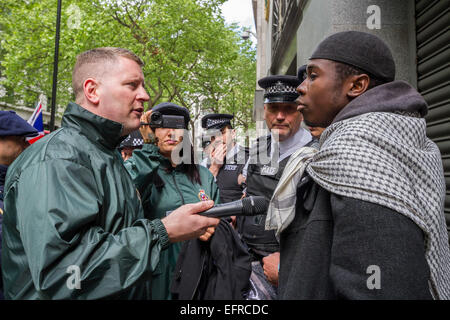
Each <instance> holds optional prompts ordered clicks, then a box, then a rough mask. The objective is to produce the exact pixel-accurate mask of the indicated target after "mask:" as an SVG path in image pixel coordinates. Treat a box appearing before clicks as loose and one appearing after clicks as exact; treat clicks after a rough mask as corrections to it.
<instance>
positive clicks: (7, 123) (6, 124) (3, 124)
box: [0, 111, 39, 300]
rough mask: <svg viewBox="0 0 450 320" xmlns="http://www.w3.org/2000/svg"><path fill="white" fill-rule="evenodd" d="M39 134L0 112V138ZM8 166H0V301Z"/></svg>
mask: <svg viewBox="0 0 450 320" xmlns="http://www.w3.org/2000/svg"><path fill="white" fill-rule="evenodd" d="M38 135H39V132H38V131H37V130H36V129H35V128H33V127H32V126H31V125H29V124H28V122H26V121H25V120H23V119H22V118H21V117H19V116H18V115H17V114H16V113H15V112H14V111H0V136H1V137H4V136H18V137H36V136H38ZM7 170H8V166H6V165H3V164H0V300H2V299H3V284H2V277H1V248H2V222H3V197H4V196H3V192H4V186H5V180H6V171H7Z"/></svg>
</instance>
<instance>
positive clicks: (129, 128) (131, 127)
mask: <svg viewBox="0 0 450 320" xmlns="http://www.w3.org/2000/svg"><path fill="white" fill-rule="evenodd" d="M140 125H141V122H140V121H138V122H136V123H129V124H126V123H122V126H123V128H122V134H121V135H122V136H128V135H129V134H130V133H132V132H133V131H136V130H137V129H139V126H140Z"/></svg>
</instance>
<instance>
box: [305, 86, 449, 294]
mask: <svg viewBox="0 0 450 320" xmlns="http://www.w3.org/2000/svg"><path fill="white" fill-rule="evenodd" d="M394 84H398V82H397V83H394ZM411 89H412V88H411ZM372 90H375V89H372ZM372 90H370V91H372ZM383 90H384V91H386V90H387V91H388V93H391V92H390V91H389V86H387V87H384V88H380V89H377V90H375V91H373V92H371V95H372V98H373V97H376V96H377V95H380V96H382V97H384V99H382V100H378V101H382V103H383V104H385V105H386V101H388V99H387V98H386V94H385V93H383ZM412 90H414V89H412ZM370 91H369V92H370ZM410 93H411V92H410ZM417 95H418V94H417ZM411 96H414V95H411ZM419 96H420V95H419ZM395 97H396V101H400V100H401V99H400V100H399V99H397V95H395ZM415 98H417V97H415ZM358 99H359V98H358ZM419 100H420V99H419ZM422 101H423V99H422ZM370 102H371V104H369V106H371V108H372V109H373V111H376V109H377V108H376V107H374V105H376V104H377V102H376V101H375V102H374V99H368V96H365V97H362V99H359V101H356V100H355V103H353V104H352V105H351V106H350V107H354V108H350V109H353V110H357V109H358V108H357V107H355V105H357V104H361V103H362V105H365V106H367V103H370ZM404 103H405V100H403V104H404ZM423 103H425V102H424V101H423ZM422 107H423V106H422V104H420V105H419V106H418V108H416V110H415V111H416V112H414V108H411V105H407V106H405V108H403V110H402V108H397V110H394V111H393V112H368V113H364V112H361V113H363V114H360V115H356V116H355V115H352V116H351V117H342V118H343V119H344V120H342V118H341V120H340V121H335V122H334V123H333V124H332V125H331V126H329V127H328V128H327V129H326V130H325V131H324V132H323V134H322V137H321V139H320V151H319V152H318V153H316V154H315V155H314V157H313V159H312V161H311V162H310V164H309V166H308V167H307V169H306V171H307V172H308V174H309V175H310V176H311V177H312V178H313V179H314V180H315V181H316V183H318V184H319V185H320V186H322V187H323V188H325V189H326V190H328V191H329V192H331V193H334V194H338V195H341V196H346V197H350V198H354V199H359V200H363V201H368V202H371V203H376V204H379V205H382V206H385V207H388V208H390V209H392V210H395V211H397V212H399V213H401V214H403V215H405V216H406V217H408V218H409V219H411V220H412V221H414V222H415V223H416V224H417V225H418V226H419V227H420V228H421V229H422V230H423V232H424V234H425V256H426V260H427V262H428V265H429V267H430V272H431V279H430V280H431V281H430V291H431V293H432V294H433V296H434V297H435V298H437V299H450V249H449V244H448V234H447V229H446V224H445V217H444V199H445V180H444V174H443V166H442V160H441V154H440V152H439V149H438V147H437V146H436V144H435V143H434V142H432V141H431V140H430V139H428V138H427V136H426V123H425V119H423V118H421V117H420V115H419V114H422V115H423V112H422V111H423V108H422ZM360 108H363V107H362V106H360ZM345 109H347V110H345ZM345 109H343V111H344V110H345V112H341V115H342V114H345V113H346V112H348V110H349V109H348V108H347V107H346V108H345ZM388 109H389V108H385V109H383V111H385V110H386V111H387V110H388ZM365 110H367V107H366V109H365ZM411 112H413V113H411ZM338 117H340V115H338Z"/></svg>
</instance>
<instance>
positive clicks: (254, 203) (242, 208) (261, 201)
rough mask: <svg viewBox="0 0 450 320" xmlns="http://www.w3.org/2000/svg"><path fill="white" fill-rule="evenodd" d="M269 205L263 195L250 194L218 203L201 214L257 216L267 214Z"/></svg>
mask: <svg viewBox="0 0 450 320" xmlns="http://www.w3.org/2000/svg"><path fill="white" fill-rule="evenodd" d="M268 207H269V204H268V201H267V200H266V198H265V197H263V196H250V197H247V198H244V199H242V200H236V201H233V202H228V203H223V204H218V205H215V206H214V207H212V208H211V209H208V210H206V211H203V212H200V213H198V214H199V215H202V216H206V217H212V218H221V217H229V216H256V215H259V214H265V213H266V211H267V208H268Z"/></svg>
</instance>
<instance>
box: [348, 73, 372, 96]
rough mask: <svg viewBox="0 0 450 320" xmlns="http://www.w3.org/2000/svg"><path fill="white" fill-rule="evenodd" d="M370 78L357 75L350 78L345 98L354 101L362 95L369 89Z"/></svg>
mask: <svg viewBox="0 0 450 320" xmlns="http://www.w3.org/2000/svg"><path fill="white" fill-rule="evenodd" d="M369 83H370V77H369V76H368V75H367V74H359V75H355V76H352V77H350V89H349V90H348V92H347V96H348V97H349V98H350V99H354V98H357V97H359V96H360V95H362V94H363V93H364V92H366V91H367V89H368V88H369Z"/></svg>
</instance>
